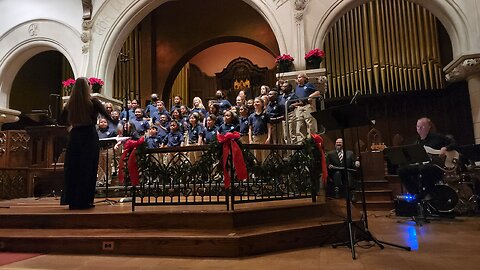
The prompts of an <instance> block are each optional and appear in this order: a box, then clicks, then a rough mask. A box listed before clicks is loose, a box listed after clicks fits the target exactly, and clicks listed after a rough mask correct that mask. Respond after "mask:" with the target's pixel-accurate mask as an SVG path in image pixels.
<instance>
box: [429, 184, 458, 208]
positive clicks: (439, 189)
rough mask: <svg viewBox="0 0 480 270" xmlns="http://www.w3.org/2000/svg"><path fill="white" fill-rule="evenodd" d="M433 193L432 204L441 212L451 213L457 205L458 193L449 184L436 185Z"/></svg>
mask: <svg viewBox="0 0 480 270" xmlns="http://www.w3.org/2000/svg"><path fill="white" fill-rule="evenodd" d="M431 195H432V199H431V200H430V204H431V205H432V206H433V207H434V208H435V209H436V210H437V211H438V212H440V213H450V212H452V211H453V210H454V209H455V206H457V203H458V194H457V192H456V191H455V190H454V189H453V188H451V187H450V186H448V185H444V184H439V185H435V187H434V188H433V190H432V192H431Z"/></svg>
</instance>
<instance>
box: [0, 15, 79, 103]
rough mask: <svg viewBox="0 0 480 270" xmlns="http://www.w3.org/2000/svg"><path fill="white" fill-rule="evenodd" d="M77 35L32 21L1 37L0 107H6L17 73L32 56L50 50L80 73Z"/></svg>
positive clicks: (57, 25)
mask: <svg viewBox="0 0 480 270" xmlns="http://www.w3.org/2000/svg"><path fill="white" fill-rule="evenodd" d="M79 41H80V33H78V31H75V30H74V29H73V28H71V27H69V26H67V25H64V24H62V23H59V22H56V21H51V20H33V21H27V22H24V23H22V24H19V25H17V26H15V27H13V28H12V30H11V31H9V32H7V33H6V34H5V35H4V36H2V37H0V42H1V43H2V46H1V47H0V55H3V56H4V57H3V58H2V59H0V107H5V108H8V105H9V99H10V91H11V87H12V84H13V80H14V79H15V76H16V74H17V73H18V71H19V70H20V68H21V67H22V66H23V65H24V64H25V63H26V62H27V61H28V60H29V59H30V58H32V57H33V56H35V55H37V54H39V53H41V52H44V51H50V50H56V51H59V52H60V53H62V54H63V55H64V56H65V58H66V59H67V60H68V62H69V63H70V66H71V67H72V70H73V72H74V74H75V75H78V74H80V73H81V70H80V67H79V66H78V63H82V52H81V42H79Z"/></svg>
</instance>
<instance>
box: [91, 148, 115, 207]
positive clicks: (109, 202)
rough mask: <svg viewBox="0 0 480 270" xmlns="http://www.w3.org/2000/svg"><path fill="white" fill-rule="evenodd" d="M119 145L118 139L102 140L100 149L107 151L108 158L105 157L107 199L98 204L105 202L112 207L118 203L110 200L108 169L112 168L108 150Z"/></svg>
mask: <svg viewBox="0 0 480 270" xmlns="http://www.w3.org/2000/svg"><path fill="white" fill-rule="evenodd" d="M116 143H117V139H116V138H105V139H100V148H103V149H105V150H106V152H107V153H106V157H105V160H106V162H105V199H103V200H101V201H98V202H96V203H103V202H106V203H108V204H110V205H114V204H116V203H117V201H115V200H112V199H110V198H108V187H109V183H108V174H109V172H108V167H109V166H110V164H109V162H108V150H109V149H110V148H111V147H112V145H115V144H116Z"/></svg>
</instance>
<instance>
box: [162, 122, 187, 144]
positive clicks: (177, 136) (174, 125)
mask: <svg viewBox="0 0 480 270" xmlns="http://www.w3.org/2000/svg"><path fill="white" fill-rule="evenodd" d="M176 146H183V134H182V133H181V132H180V131H179V130H178V122H177V121H175V120H172V122H170V132H169V133H168V134H167V136H165V138H164V139H163V141H162V147H176Z"/></svg>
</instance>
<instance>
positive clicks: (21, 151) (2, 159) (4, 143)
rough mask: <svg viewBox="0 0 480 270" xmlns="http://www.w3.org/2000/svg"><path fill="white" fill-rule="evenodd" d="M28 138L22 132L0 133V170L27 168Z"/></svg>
mask: <svg viewBox="0 0 480 270" xmlns="http://www.w3.org/2000/svg"><path fill="white" fill-rule="evenodd" d="M29 143H30V136H28V134H27V133H26V132H25V131H24V130H8V131H2V132H0V168H11V167H28V165H29V164H30V162H29V160H30V159H29V156H30V155H29V151H30V147H29Z"/></svg>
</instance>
